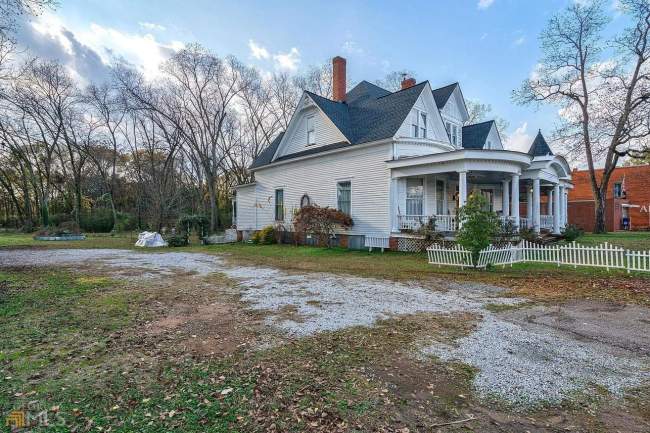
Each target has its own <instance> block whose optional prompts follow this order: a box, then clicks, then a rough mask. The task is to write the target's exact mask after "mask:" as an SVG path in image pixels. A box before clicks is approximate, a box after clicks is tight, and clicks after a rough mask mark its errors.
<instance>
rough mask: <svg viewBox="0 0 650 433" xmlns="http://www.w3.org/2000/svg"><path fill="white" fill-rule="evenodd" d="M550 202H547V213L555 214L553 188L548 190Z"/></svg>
mask: <svg viewBox="0 0 650 433" xmlns="http://www.w3.org/2000/svg"><path fill="white" fill-rule="evenodd" d="M547 195H548V197H547V198H548V203H546V215H553V190H552V189H549V190H548V194H547Z"/></svg>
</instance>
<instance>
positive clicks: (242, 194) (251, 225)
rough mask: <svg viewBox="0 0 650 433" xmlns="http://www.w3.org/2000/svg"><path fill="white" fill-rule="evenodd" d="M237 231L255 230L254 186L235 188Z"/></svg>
mask: <svg viewBox="0 0 650 433" xmlns="http://www.w3.org/2000/svg"><path fill="white" fill-rule="evenodd" d="M236 203H237V221H236V222H235V224H236V225H237V230H254V229H255V210H256V208H255V184H251V185H245V186H240V187H237V199H236Z"/></svg>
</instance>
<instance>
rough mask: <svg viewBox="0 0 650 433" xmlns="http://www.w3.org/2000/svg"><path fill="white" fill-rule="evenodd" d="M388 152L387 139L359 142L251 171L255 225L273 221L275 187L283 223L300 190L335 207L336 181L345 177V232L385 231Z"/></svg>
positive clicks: (297, 204)
mask: <svg viewBox="0 0 650 433" xmlns="http://www.w3.org/2000/svg"><path fill="white" fill-rule="evenodd" d="M390 152H391V146H390V144H388V143H387V144H378V145H371V146H363V147H361V148H359V149H350V150H346V151H343V152H337V153H334V154H330V155H323V156H319V157H315V158H309V159H304V160H301V161H295V162H288V163H286V164H281V165H278V166H275V167H268V168H263V169H261V170H258V171H256V172H255V181H256V183H257V187H256V194H257V203H258V209H257V229H260V228H262V227H264V226H266V225H269V224H273V222H274V214H273V210H274V200H275V195H274V191H275V189H277V188H282V189H284V206H285V223H287V224H288V223H290V222H291V217H292V214H293V211H294V210H295V209H298V208H299V207H300V199H301V197H302V196H303V195H304V194H307V195H309V197H310V198H311V201H312V203H314V204H317V205H319V206H329V207H333V208H336V206H337V203H336V184H337V182H339V181H346V180H349V181H350V183H351V187H352V212H351V213H352V219H353V220H354V226H353V227H352V229H351V230H349V231H348V232H347V233H350V234H364V233H388V232H389V231H390V215H389V213H390V211H389V206H390V200H389V190H390V173H389V170H388V168H387V167H386V160H388V159H389V157H390ZM238 219H239V218H238Z"/></svg>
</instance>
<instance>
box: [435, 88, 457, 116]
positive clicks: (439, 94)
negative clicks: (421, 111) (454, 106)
mask: <svg viewBox="0 0 650 433" xmlns="http://www.w3.org/2000/svg"><path fill="white" fill-rule="evenodd" d="M456 87H458V83H452V84H449V85H447V86H445V87H440V88H439V89H433V99H435V100H436V105H437V106H438V109H439V110H441V109H442V107H444V106H445V104H446V103H447V101H448V100H449V97H450V96H451V94H452V93H454V90H456Z"/></svg>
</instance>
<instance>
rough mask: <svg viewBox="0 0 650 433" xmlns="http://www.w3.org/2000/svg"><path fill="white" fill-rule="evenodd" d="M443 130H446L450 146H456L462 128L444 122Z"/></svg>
mask: <svg viewBox="0 0 650 433" xmlns="http://www.w3.org/2000/svg"><path fill="white" fill-rule="evenodd" d="M445 129H446V130H447V136H448V137H449V141H451V144H453V145H454V146H458V145H459V144H460V142H461V141H460V140H461V137H460V131H461V130H462V128H461V127H460V126H458V125H456V124H455V123H451V122H445Z"/></svg>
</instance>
